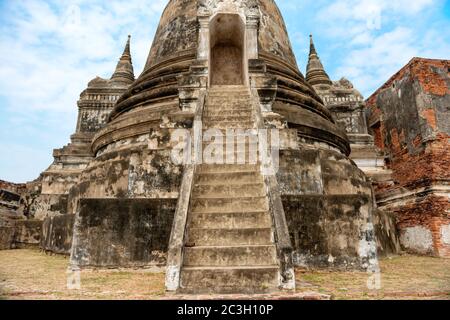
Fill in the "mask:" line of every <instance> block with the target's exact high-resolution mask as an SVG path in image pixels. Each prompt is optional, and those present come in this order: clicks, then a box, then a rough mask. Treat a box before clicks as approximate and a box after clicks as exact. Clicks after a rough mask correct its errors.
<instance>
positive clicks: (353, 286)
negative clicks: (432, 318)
mask: <svg viewBox="0 0 450 320" xmlns="http://www.w3.org/2000/svg"><path fill="white" fill-rule="evenodd" d="M67 266H68V259H67V258H65V257H62V256H49V255H45V254H44V253H42V252H40V251H38V250H13V251H0V299H32V300H35V299H36V300H39V299H45V300H47V299H52V300H53V299H57V300H67V299H83V300H98V299H101V300H104V299H127V300H128V299H131V300H149V299H150V300H151V299H162V298H164V297H165V292H164V273H162V272H155V270H107V271H83V272H82V273H81V290H68V289H67V274H66V271H67ZM380 266H381V276H380V278H379V279H380V289H379V290H376V289H375V290H370V289H368V286H367V282H368V280H369V275H368V274H366V273H359V272H357V273H352V272H351V273H348V272H325V271H307V270H298V272H297V281H298V284H297V287H298V288H297V290H298V291H299V292H311V291H314V292H318V293H322V294H327V295H331V296H332V297H333V299H373V300H375V299H445V300H450V259H437V258H429V257H416V256H400V257H395V258H390V259H383V260H381V261H380ZM370 279H371V280H375V281H370V283H373V284H376V283H377V281H376V280H377V278H370Z"/></svg>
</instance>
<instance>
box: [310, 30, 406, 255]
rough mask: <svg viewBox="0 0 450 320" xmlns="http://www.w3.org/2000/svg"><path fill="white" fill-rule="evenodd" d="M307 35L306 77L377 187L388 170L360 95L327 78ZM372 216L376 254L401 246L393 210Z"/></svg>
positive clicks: (387, 179)
mask: <svg viewBox="0 0 450 320" xmlns="http://www.w3.org/2000/svg"><path fill="white" fill-rule="evenodd" d="M310 38H311V39H310V53H309V59H308V65H307V68H306V80H307V81H308V83H309V84H311V85H312V86H313V88H314V89H315V91H316V92H317V94H318V95H319V96H320V97H321V98H322V101H323V103H324V105H325V106H326V107H327V108H328V110H330V112H331V114H332V116H333V118H334V120H335V121H336V124H337V125H338V126H339V127H340V128H341V129H342V130H344V131H345V132H346V133H347V136H348V138H349V140H350V146H351V150H352V151H351V154H350V158H351V159H352V160H353V161H354V162H355V163H356V165H357V166H358V167H359V168H360V169H361V170H362V171H364V173H365V174H366V176H367V177H368V178H369V179H370V181H371V182H372V185H373V186H374V187H375V189H376V190H378V186H380V185H386V184H387V183H391V182H392V171H391V170H390V169H389V168H388V165H387V161H386V160H387V157H386V154H385V152H384V150H383V149H381V148H378V147H377V146H376V145H375V142H374V137H373V136H372V135H370V134H369V126H368V122H367V115H366V111H367V106H366V103H365V101H364V98H363V96H362V95H361V93H360V92H359V91H358V90H356V89H355V88H354V87H353V84H352V83H351V82H350V81H349V80H347V79H345V78H342V79H341V80H339V81H331V79H330V77H329V76H328V74H327V72H326V71H325V68H324V66H323V64H322V62H321V61H320V58H319V55H318V53H317V50H316V47H315V45H314V42H313V37H312V35H311V36H310ZM374 217H375V225H376V234H377V240H378V253H379V255H389V254H392V253H397V252H399V251H400V250H401V248H400V242H399V239H398V237H397V236H396V228H395V225H396V220H395V217H394V215H393V213H392V212H391V211H390V210H389V208H383V210H381V209H380V208H378V210H377V213H376V214H375V216H374Z"/></svg>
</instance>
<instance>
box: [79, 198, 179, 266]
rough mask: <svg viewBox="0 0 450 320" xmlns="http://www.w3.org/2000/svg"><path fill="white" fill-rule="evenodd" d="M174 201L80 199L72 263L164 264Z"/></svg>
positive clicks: (85, 264)
mask: <svg viewBox="0 0 450 320" xmlns="http://www.w3.org/2000/svg"><path fill="white" fill-rule="evenodd" d="M176 204H177V201H176V200H149V199H132V200H127V199H82V200H81V208H80V212H79V214H77V217H76V220H75V228H74V242H73V248H72V255H71V263H72V265H74V266H78V267H145V266H163V265H165V263H166V253H167V249H168V244H169V238H170V234H171V230H172V222H173V216H174V212H175V207H176Z"/></svg>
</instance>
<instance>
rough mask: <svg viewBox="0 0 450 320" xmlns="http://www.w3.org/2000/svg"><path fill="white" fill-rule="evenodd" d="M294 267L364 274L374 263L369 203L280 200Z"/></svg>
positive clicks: (353, 198) (341, 198)
mask: <svg viewBox="0 0 450 320" xmlns="http://www.w3.org/2000/svg"><path fill="white" fill-rule="evenodd" d="M283 204H284V210H285V213H286V219H287V222H288V226H289V232H290V235H291V239H292V243H293V244H294V248H295V254H294V262H295V264H296V265H297V266H308V267H318V268H336V269H349V270H350V269H352V270H355V269H360V270H367V268H369V267H373V266H374V263H376V261H377V248H376V244H375V243H376V242H375V230H374V225H373V221H372V212H371V211H372V205H371V199H370V198H368V197H362V196H359V195H335V196H318V195H315V196H313V195H307V196H284V197H283Z"/></svg>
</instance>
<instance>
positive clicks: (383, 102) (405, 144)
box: [367, 58, 450, 257]
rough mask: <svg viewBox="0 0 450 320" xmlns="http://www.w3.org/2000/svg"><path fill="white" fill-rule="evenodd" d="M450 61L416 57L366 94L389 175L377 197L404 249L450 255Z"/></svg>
mask: <svg viewBox="0 0 450 320" xmlns="http://www.w3.org/2000/svg"><path fill="white" fill-rule="evenodd" d="M449 68H450V61H449V60H431V59H422V58H414V59H412V60H411V61H410V62H409V63H408V64H407V65H406V66H405V67H404V68H402V69H401V70H400V71H399V72H398V73H397V74H395V75H394V76H393V77H392V78H391V79H390V80H389V81H388V82H386V83H385V84H384V85H383V86H382V87H381V88H380V89H378V90H377V91H376V92H375V93H374V94H373V95H372V96H371V97H370V98H369V99H368V100H367V105H368V119H369V120H368V123H369V126H370V129H371V132H372V133H373V135H374V136H375V141H376V144H377V146H378V147H379V148H380V149H381V150H383V151H384V152H385V153H386V154H387V155H388V168H389V169H390V170H391V171H392V179H391V180H387V181H385V182H384V183H382V184H379V185H377V187H376V192H377V202H378V205H379V206H380V207H381V208H384V209H386V210H389V211H392V212H394V213H395V216H396V218H397V220H398V227H399V228H400V230H401V242H402V245H403V246H404V248H406V249H407V250H408V251H411V252H415V253H422V254H432V255H435V256H441V257H449V256H450V241H449V240H450V233H449V232H450V202H449V178H450V152H449V150H450V144H449V138H450V136H449V135H450V113H449V108H450V75H449V72H450V69H449Z"/></svg>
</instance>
